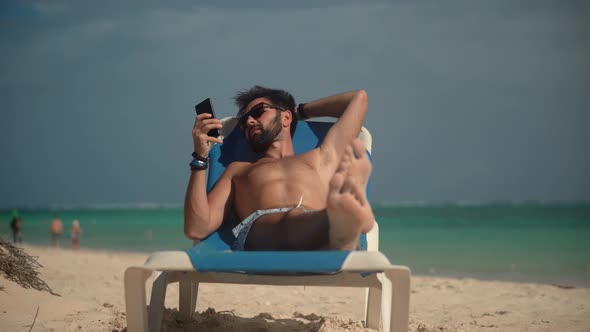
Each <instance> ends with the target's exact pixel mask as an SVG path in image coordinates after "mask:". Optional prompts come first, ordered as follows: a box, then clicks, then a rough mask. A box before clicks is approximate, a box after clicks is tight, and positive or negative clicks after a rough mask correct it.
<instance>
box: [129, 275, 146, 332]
mask: <svg viewBox="0 0 590 332" xmlns="http://www.w3.org/2000/svg"><path fill="white" fill-rule="evenodd" d="M151 274H152V271H149V270H144V269H138V268H128V269H127V270H126V271H125V310H126V312H127V331H129V332H135V331H142V332H147V330H148V313H147V308H146V305H147V303H146V298H145V282H146V280H147V279H148V278H149V276H150V275H151Z"/></svg>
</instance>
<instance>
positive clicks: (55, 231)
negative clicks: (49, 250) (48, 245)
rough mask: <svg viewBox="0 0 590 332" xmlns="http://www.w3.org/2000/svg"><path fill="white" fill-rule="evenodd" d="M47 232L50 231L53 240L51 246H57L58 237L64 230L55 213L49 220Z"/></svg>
mask: <svg viewBox="0 0 590 332" xmlns="http://www.w3.org/2000/svg"><path fill="white" fill-rule="evenodd" d="M49 232H50V233H51V240H52V241H53V246H54V247H56V248H59V238H60V237H61V235H62V233H63V232H64V226H63V224H62V223H61V220H60V219H59V217H58V216H57V215H55V216H54V217H53V220H51V225H50V226H49Z"/></svg>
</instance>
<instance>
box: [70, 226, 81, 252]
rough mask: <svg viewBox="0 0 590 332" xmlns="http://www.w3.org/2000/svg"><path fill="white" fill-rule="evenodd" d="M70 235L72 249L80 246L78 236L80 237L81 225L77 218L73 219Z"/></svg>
mask: <svg viewBox="0 0 590 332" xmlns="http://www.w3.org/2000/svg"><path fill="white" fill-rule="evenodd" d="M70 237H71V238H72V249H78V248H80V237H82V227H80V222H79V221H78V219H74V221H73V222H72V228H71V229H70Z"/></svg>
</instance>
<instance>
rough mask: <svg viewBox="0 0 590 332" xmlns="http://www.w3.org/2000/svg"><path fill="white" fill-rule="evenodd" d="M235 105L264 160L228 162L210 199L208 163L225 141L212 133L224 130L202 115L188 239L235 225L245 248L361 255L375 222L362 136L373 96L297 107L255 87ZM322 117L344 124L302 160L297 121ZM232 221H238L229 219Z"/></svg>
mask: <svg viewBox="0 0 590 332" xmlns="http://www.w3.org/2000/svg"><path fill="white" fill-rule="evenodd" d="M235 101H236V104H237V106H238V107H239V112H238V116H239V117H240V121H239V125H240V126H241V127H242V128H243V129H244V135H245V138H246V140H247V141H248V142H249V143H250V145H251V146H252V148H253V150H254V151H256V152H258V153H260V154H261V158H260V159H259V160H257V161H256V162H254V163H248V162H233V163H231V164H229V165H228V167H227V168H226V170H225V172H224V173H223V174H222V175H221V177H220V178H219V180H218V181H217V183H216V185H215V187H213V189H212V190H211V191H210V192H209V194H207V193H206V182H207V177H206V171H205V170H204V169H206V166H207V160H206V159H205V158H206V157H207V155H208V153H209V150H210V146H211V143H221V142H222V141H221V139H219V138H214V137H209V136H207V133H208V132H209V131H210V130H211V129H214V128H221V127H222V125H221V123H220V121H219V120H218V119H214V118H211V115H209V114H201V115H198V116H197V117H196V119H195V124H194V127H193V143H194V151H195V154H193V157H195V159H194V160H193V162H192V163H191V169H192V172H191V176H190V180H189V183H188V188H187V191H186V196H185V202H184V233H185V235H186V236H187V237H188V238H190V239H198V240H200V239H203V238H205V237H207V236H208V235H209V234H211V233H213V232H214V231H215V230H217V228H218V227H219V226H220V225H221V223H222V221H224V220H226V222H231V223H232V225H231V226H232V228H233V231H234V235H236V237H237V240H236V243H235V244H234V249H238V250H239V249H246V250H318V249H332V250H353V249H355V248H356V247H357V244H358V240H359V236H360V234H361V233H366V232H368V231H369V230H371V228H372V227H373V223H374V215H373V211H372V210H371V206H370V205H369V202H368V201H367V197H366V185H367V179H368V177H369V173H370V172H371V164H370V161H369V160H368V157H367V153H366V151H365V148H364V146H363V144H362V143H361V142H360V141H359V140H358V139H357V138H356V137H357V136H358V135H359V133H360V130H361V127H362V124H363V120H364V118H365V114H366V112H367V94H366V92H365V91H363V90H359V91H351V92H346V93H342V94H338V95H335V96H331V97H327V98H324V99H320V100H316V101H314V102H311V103H308V104H300V105H299V106H298V107H296V106H295V101H294V99H293V97H292V96H291V94H289V93H288V92H286V91H282V90H273V89H267V88H263V87H260V86H255V87H254V88H252V89H250V90H246V91H242V92H240V93H238V95H237V96H236V97H235ZM320 116H331V117H336V118H338V120H337V121H336V123H335V124H334V125H333V126H332V127H331V129H330V130H329V131H328V133H327V134H326V137H325V139H324V140H323V141H322V143H321V145H320V147H318V148H316V149H314V150H311V151H309V152H306V153H303V154H299V155H295V154H294V150H293V143H292V138H291V137H292V131H294V126H295V124H293V122H294V121H297V119H302V118H309V117H320ZM292 127H293V128H292ZM233 215H235V216H237V220H233V219H232V218H229V217H231V216H233ZM234 219H235V218H234Z"/></svg>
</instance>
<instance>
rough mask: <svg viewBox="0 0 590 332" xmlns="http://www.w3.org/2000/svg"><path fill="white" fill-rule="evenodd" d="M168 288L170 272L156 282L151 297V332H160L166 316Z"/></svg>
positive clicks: (161, 274)
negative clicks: (165, 304)
mask: <svg viewBox="0 0 590 332" xmlns="http://www.w3.org/2000/svg"><path fill="white" fill-rule="evenodd" d="M167 287H168V272H162V273H160V275H159V276H158V278H156V280H155V281H154V284H153V286H152V296H151V297H150V309H149V318H148V321H149V329H150V332H154V331H160V326H161V325H162V317H163V316H164V301H165V300H166V288H167Z"/></svg>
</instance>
